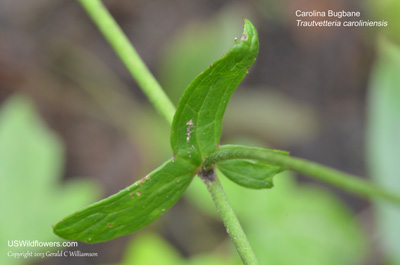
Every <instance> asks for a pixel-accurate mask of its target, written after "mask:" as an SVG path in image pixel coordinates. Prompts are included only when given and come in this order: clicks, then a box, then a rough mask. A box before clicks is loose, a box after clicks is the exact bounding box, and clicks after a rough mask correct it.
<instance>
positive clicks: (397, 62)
mask: <svg viewBox="0 0 400 265" xmlns="http://www.w3.org/2000/svg"><path fill="white" fill-rule="evenodd" d="M378 48H379V49H378V52H379V54H378V60H377V62H376V64H375V67H374V69H373V72H372V75H371V80H370V86H369V102H368V103H369V105H368V106H369V113H368V114H369V116H368V135H367V147H368V152H367V158H368V165H369V170H370V175H371V177H372V178H373V179H374V180H375V181H376V183H377V184H378V185H380V186H381V187H385V188H387V189H389V190H390V189H391V190H393V191H394V192H397V193H400V163H399V160H400V159H399V158H400V155H399V150H400V47H399V46H398V45H395V44H394V43H393V42H390V41H389V40H388V39H386V38H381V39H380V41H379V44H378ZM375 212H376V217H377V225H378V232H379V234H378V237H379V238H380V240H381V242H382V244H383V245H382V247H383V250H384V252H385V254H386V255H387V256H388V259H389V263H388V264H393V265H394V264H396V265H399V264H400V252H399V249H400V210H399V208H398V207H395V206H393V205H390V204H387V203H384V202H381V201H378V200H377V201H375Z"/></svg>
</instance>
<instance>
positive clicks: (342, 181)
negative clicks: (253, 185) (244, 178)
mask: <svg viewBox="0 0 400 265" xmlns="http://www.w3.org/2000/svg"><path fill="white" fill-rule="evenodd" d="M231 159H254V160H259V161H263V162H266V163H268V164H271V165H276V166H280V167H283V168H285V169H289V170H294V171H297V172H300V173H303V174H306V175H309V176H311V177H314V178H316V179H319V180H322V181H325V182H328V183H330V184H332V185H335V186H337V187H339V188H342V189H344V190H347V191H349V192H352V193H355V194H358V195H361V196H364V197H368V198H372V197H375V196H376V197H380V198H382V199H386V200H388V201H390V202H392V203H395V204H398V205H400V197H399V196H398V195H397V194H394V193H392V192H390V191H387V190H385V189H382V188H380V187H377V186H376V185H374V184H372V183H370V182H368V181H365V180H362V179H360V178H359V177H356V176H354V175H350V174H347V173H344V172H341V171H338V170H335V169H332V168H329V167H326V166H323V165H320V164H317V163H314V162H310V161H307V160H304V159H301V158H295V157H291V156H287V155H282V154H278V153H276V152H271V151H269V150H266V149H262V148H252V147H244V146H223V147H221V148H220V149H218V150H217V151H215V152H214V153H212V154H211V155H210V156H209V157H208V158H207V160H206V161H205V162H204V163H203V170H204V171H208V170H210V169H211V168H212V167H213V165H215V164H216V163H218V162H221V161H225V160H231Z"/></svg>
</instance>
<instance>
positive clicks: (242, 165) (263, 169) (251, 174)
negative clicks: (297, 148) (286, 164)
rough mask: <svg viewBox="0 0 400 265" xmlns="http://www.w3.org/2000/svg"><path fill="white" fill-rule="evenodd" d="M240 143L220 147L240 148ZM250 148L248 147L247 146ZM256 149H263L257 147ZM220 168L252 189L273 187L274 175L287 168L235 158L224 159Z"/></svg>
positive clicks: (283, 152)
mask: <svg viewBox="0 0 400 265" xmlns="http://www.w3.org/2000/svg"><path fill="white" fill-rule="evenodd" d="M240 147H241V146H240V145H224V146H221V147H220V148H219V149H220V150H221V149H229V148H240ZM246 148H248V147H246ZM254 149H262V148H255V147H254ZM262 150H268V151H270V152H273V153H278V154H283V155H289V153H288V152H286V151H281V150H272V149H262ZM217 167H218V169H219V170H220V171H221V172H222V173H223V174H224V175H225V176H226V177H227V178H229V179H230V180H231V181H233V182H235V183H236V184H239V185H240V186H244V187H247V188H251V189H265V188H272V187H273V182H272V177H273V176H275V175H276V174H278V173H281V172H282V171H284V170H285V169H284V168H282V167H279V166H273V165H268V164H266V163H263V162H260V161H256V160H251V159H235V160H227V161H222V162H219V163H218V164H217Z"/></svg>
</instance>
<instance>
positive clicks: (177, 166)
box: [54, 0, 400, 264]
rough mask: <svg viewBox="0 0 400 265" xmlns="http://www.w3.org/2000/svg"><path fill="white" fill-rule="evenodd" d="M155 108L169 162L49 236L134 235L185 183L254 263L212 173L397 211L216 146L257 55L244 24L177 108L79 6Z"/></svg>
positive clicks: (352, 185) (107, 28)
mask: <svg viewBox="0 0 400 265" xmlns="http://www.w3.org/2000/svg"><path fill="white" fill-rule="evenodd" d="M80 2H81V4H82V5H83V6H84V7H85V8H86V10H87V11H88V13H89V15H90V16H91V17H92V19H93V20H94V21H95V23H96V24H97V26H98V27H99V29H100V30H101V31H102V32H103V34H104V35H105V37H106V38H107V39H108V41H109V42H110V44H111V45H112V46H113V47H114V49H115V51H116V52H117V54H118V55H119V57H120V58H121V60H122V61H123V62H124V63H125V65H126V66H127V68H128V69H129V71H130V72H131V74H132V75H133V77H134V78H135V79H136V80H137V82H138V83H139V85H140V87H141V88H142V89H143V91H144V92H145V93H146V95H147V96H148V97H149V99H150V101H151V102H152V103H153V105H154V106H155V107H156V109H157V110H158V111H159V112H160V113H161V114H162V115H163V116H164V117H165V118H166V120H167V121H168V122H169V123H170V124H172V132H171V147H172V150H173V153H174V156H173V158H172V159H170V160H168V161H167V162H166V163H164V164H163V165H162V166H161V167H159V168H158V169H156V170H155V171H153V172H152V173H150V174H149V175H147V176H146V177H144V178H142V179H141V180H139V181H138V182H136V183H134V184H133V185H131V186H129V187H127V188H126V189H124V190H122V191H121V192H119V193H117V194H115V195H113V196H111V197H109V198H107V199H104V200H102V201H100V202H97V203H95V204H93V205H91V206H89V207H88V208H86V209H84V210H82V211H80V212H77V213H75V214H72V215H70V216H68V217H66V218H65V219H64V220H63V221H61V222H59V223H58V224H57V225H56V226H55V227H54V232H55V233H56V234H58V235H59V236H61V237H63V238H67V239H73V240H79V241H83V242H88V243H95V242H101V241H106V240H110V239H112V238H115V237H118V236H122V235H125V234H128V233H131V232H134V231H136V230H138V229H140V228H142V227H143V226H145V225H147V224H149V223H150V222H152V221H153V220H154V219H156V218H157V217H159V216H160V215H162V214H163V213H164V212H165V211H166V210H168V209H169V208H170V207H171V206H172V205H173V204H174V203H175V202H176V201H177V200H178V199H179V198H180V197H181V196H182V194H183V193H184V191H185V190H186V189H187V187H188V186H189V184H190V183H191V181H192V179H193V177H194V176H195V175H198V176H199V177H200V178H201V179H202V180H203V182H204V183H205V184H206V186H207V188H208V190H209V192H210V194H211V196H212V198H213V201H214V203H215V205H216V207H217V209H218V213H219V214H220V217H221V219H222V221H223V222H224V224H225V226H226V229H227V232H228V234H229V236H230V237H231V239H232V241H233V243H234V245H235V247H236V249H237V250H238V252H239V254H240V256H241V258H242V260H243V262H244V263H245V264H258V262H257V259H256V257H255V255H254V253H253V251H252V249H251V247H250V244H249V242H248V240H247V238H246V235H245V233H244V232H243V230H242V228H241V225H240V224H239V221H238V219H237V217H236V215H235V213H234V211H233V210H232V208H231V207H230V205H229V202H228V200H227V198H226V196H225V193H224V191H223V189H222V186H221V185H220V182H219V180H218V178H217V176H216V172H215V167H218V168H219V169H220V170H221V171H222V172H223V173H224V175H226V176H227V177H228V178H229V179H230V180H232V181H233V182H235V183H237V184H239V185H241V186H245V187H248V188H254V189H261V188H271V187H272V177H273V176H274V175H275V174H277V173H279V172H281V171H283V170H294V171H298V172H301V173H304V174H306V175H309V176H312V177H314V178H317V179H320V180H323V181H326V182H329V183H331V184H333V185H336V186H338V187H340V188H343V189H346V190H348V191H350V192H353V193H356V194H359V195H362V196H366V197H375V196H376V197H380V198H383V199H386V200H389V201H391V202H394V203H397V204H400V197H398V196H397V195H395V194H392V193H390V192H388V191H386V190H384V189H381V188H379V187H376V186H374V185H373V184H370V183H368V182H366V181H363V180H361V179H359V178H357V177H355V176H352V175H349V174H346V173H343V172H339V171H336V170H334V169H330V168H327V167H325V166H322V165H318V164H315V163H312V162H309V161H306V160H303V159H299V158H294V157H290V156H289V155H288V153H287V152H284V151H277V150H268V149H262V148H251V147H245V146H233V145H227V146H221V147H220V146H219V140H220V137H221V130H222V125H221V123H222V118H223V115H224V111H225V108H226V106H227V103H228V101H229V99H230V96H231V95H232V93H233V92H234V90H235V89H236V87H237V86H238V85H239V83H240V82H241V80H242V79H243V78H244V76H245V75H246V73H247V71H248V68H249V67H250V66H251V65H252V63H253V62H254V61H255V58H256V56H257V54H258V37H257V32H256V30H255V28H254V26H253V25H252V24H251V22H250V21H248V20H246V19H245V26H244V31H243V34H242V36H241V38H240V39H235V44H234V46H233V47H232V48H231V50H230V51H229V52H228V53H227V54H226V55H225V56H224V57H222V58H221V59H219V60H217V61H216V62H215V63H214V64H212V65H210V67H209V68H207V69H206V70H205V71H204V72H202V73H201V74H200V75H199V76H198V77H197V78H195V79H194V81H193V82H192V83H191V84H190V85H189V87H188V88H187V89H186V91H185V93H184V95H183V96H182V98H181V100H180V102H179V105H178V108H177V110H176V112H175V108H174V106H173V105H172V103H171V102H170V101H169V99H168V98H167V96H166V95H165V94H164V92H163V90H162V89H161V87H160V86H159V84H158V82H157V81H156V80H155V79H154V77H153V76H152V75H151V74H150V72H149V71H148V69H147V68H146V66H145V65H144V63H143V62H142V60H141V59H140V57H139V55H138V54H137V53H136V51H135V50H134V48H133V47H132V46H131V45H130V44H129V41H128V40H127V38H126V37H125V36H124V35H123V33H122V31H121V30H120V28H119V27H118V25H117V24H116V23H115V21H114V20H113V19H112V18H111V16H110V15H109V13H108V12H107V10H106V9H105V8H104V6H103V5H102V4H101V2H100V1H93V0H81V1H80Z"/></svg>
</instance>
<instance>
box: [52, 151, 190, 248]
mask: <svg viewBox="0 0 400 265" xmlns="http://www.w3.org/2000/svg"><path fill="white" fill-rule="evenodd" d="M195 170H196V168H195V167H194V166H193V165H192V164H191V163H189V162H188V161H186V160H184V159H181V158H175V159H174V160H169V161H167V162H166V163H165V164H163V165H162V166H161V167H159V168H158V169H156V170H154V171H153V172H152V173H150V174H149V175H148V176H146V177H144V178H142V179H141V180H139V181H137V182H135V183H134V184H132V185H131V186H129V187H127V188H125V189H124V190H122V191H120V192H119V193H117V194H114V195H112V196H110V197H108V198H106V199H104V200H102V201H100V202H97V203H95V204H93V205H91V206H89V207H88V208H86V209H84V210H82V211H80V212H77V213H75V214H72V215H70V216H68V217H67V218H65V219H64V220H62V221H61V222H59V223H58V224H57V225H56V226H55V227H54V233H56V234H57V235H59V236H61V237H63V238H66V239H73V240H79V241H83V242H87V243H95V242H101V241H107V240H110V239H113V238H115V237H118V236H123V235H126V234H129V233H132V232H134V231H136V230H138V229H140V228H142V227H144V226H146V225H147V224H149V223H150V222H152V221H153V220H155V219H156V218H157V217H159V216H160V215H162V214H163V213H164V212H165V211H167V210H168V209H169V208H171V207H172V205H174V204H175V202H176V201H177V200H178V199H179V198H180V197H181V196H182V194H183V192H184V191H185V190H186V188H187V187H188V185H189V184H190V182H191V180H192V178H193V176H194V172H195Z"/></svg>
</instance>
